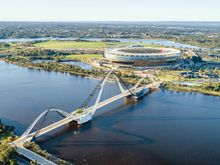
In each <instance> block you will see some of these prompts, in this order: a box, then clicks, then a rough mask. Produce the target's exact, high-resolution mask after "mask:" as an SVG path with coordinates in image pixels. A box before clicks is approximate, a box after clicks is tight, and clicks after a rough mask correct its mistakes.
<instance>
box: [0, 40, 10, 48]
mask: <svg viewBox="0 0 220 165" xmlns="http://www.w3.org/2000/svg"><path fill="white" fill-rule="evenodd" d="M9 47H10V44H8V43H6V42H2V43H0V49H7V48H9Z"/></svg>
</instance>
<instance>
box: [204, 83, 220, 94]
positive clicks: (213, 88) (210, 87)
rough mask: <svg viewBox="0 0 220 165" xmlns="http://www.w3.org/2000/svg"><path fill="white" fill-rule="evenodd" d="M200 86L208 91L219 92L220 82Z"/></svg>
mask: <svg viewBox="0 0 220 165" xmlns="http://www.w3.org/2000/svg"><path fill="white" fill-rule="evenodd" d="M202 88H203V89H205V90H209V91H215V92H219V91H220V83H209V84H204V85H202Z"/></svg>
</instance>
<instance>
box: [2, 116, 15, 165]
mask: <svg viewBox="0 0 220 165" xmlns="http://www.w3.org/2000/svg"><path fill="white" fill-rule="evenodd" d="M13 129H14V127H12V126H7V125H5V124H3V123H2V122H1V120H0V164H1V162H2V163H3V164H10V165H16V164H17V162H16V160H15V148H14V147H12V146H11V145H10V142H12V141H14V140H15V138H14V137H13V136H12V135H11V131H13Z"/></svg>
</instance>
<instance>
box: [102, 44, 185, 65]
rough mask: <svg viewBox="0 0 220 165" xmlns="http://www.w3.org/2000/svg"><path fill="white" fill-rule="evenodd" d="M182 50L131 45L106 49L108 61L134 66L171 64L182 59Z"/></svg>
mask: <svg viewBox="0 0 220 165" xmlns="http://www.w3.org/2000/svg"><path fill="white" fill-rule="evenodd" d="M180 55H181V52H180V51H179V50H176V49H172V48H155V47H140V46H130V47H126V48H112V49H106V50H105V53H104V57H105V59H106V60H107V61H110V62H113V63H121V64H131V65H134V66H154V65H166V64H171V63H174V62H176V61H178V60H179V59H180Z"/></svg>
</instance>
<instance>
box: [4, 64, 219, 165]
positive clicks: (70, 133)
mask: <svg viewBox="0 0 220 165" xmlns="http://www.w3.org/2000/svg"><path fill="white" fill-rule="evenodd" d="M0 78H1V81H0V102H1V104H0V118H2V119H3V120H4V121H5V122H7V123H9V124H13V125H15V126H16V132H17V134H19V135H20V134H21V133H22V132H23V131H24V130H25V129H26V128H27V127H28V125H29V124H30V123H31V122H32V121H33V120H34V119H35V118H36V117H37V115H39V113H41V112H43V111H44V110H45V109H46V108H48V107H58V108H61V109H63V110H66V111H68V112H70V111H72V110H73V109H74V108H76V107H79V106H80V105H81V103H82V101H83V100H85V98H86V96H88V94H89V92H91V90H92V89H93V88H94V87H95V85H96V84H97V83H98V81H97V80H90V79H84V78H81V77H76V76H70V75H68V74H61V73H55V72H45V71H36V70H30V69H26V68H21V67H17V66H15V65H11V64H6V63H3V62H0ZM108 87H111V89H112V90H111V92H112V91H113V92H114V91H115V92H116V91H117V87H116V86H115V84H107V88H108ZM107 88H106V89H107ZM109 89H110V88H109ZM108 92H109V91H105V92H104V95H107V93H108ZM106 97H107V96H106ZM219 107H220V98H219V97H212V96H205V95H201V94H189V93H177V92H169V91H162V90H160V91H156V92H152V93H151V94H149V95H147V96H146V97H144V99H142V100H140V101H138V102H132V101H129V100H123V99H122V100H120V101H117V102H116V103H114V104H112V105H110V106H107V107H105V108H103V109H100V110H99V111H98V113H97V115H96V116H95V119H94V120H93V121H92V122H91V123H88V124H86V125H83V126H81V128H79V129H77V128H74V127H73V128H71V126H69V127H68V126H66V127H64V128H61V129H60V130H58V131H56V132H54V133H52V134H50V135H48V136H44V137H42V138H41V139H39V143H40V145H41V146H42V147H43V148H45V149H47V150H48V151H49V152H51V153H53V154H55V155H56V156H58V157H61V158H64V159H67V160H73V161H74V162H75V163H76V164H92V165H93V164H95V165H99V164H100V165H103V164H111V165H112V164H119V165H123V164H134V165H135V164H140V165H142V164H149V165H182V164H183V165H219V164H220V127H219V126H220V108H219ZM58 118H59V117H57V116H55V115H54V117H53V115H52V116H49V119H48V120H50V121H51V122H54V121H55V120H56V119H58Z"/></svg>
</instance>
